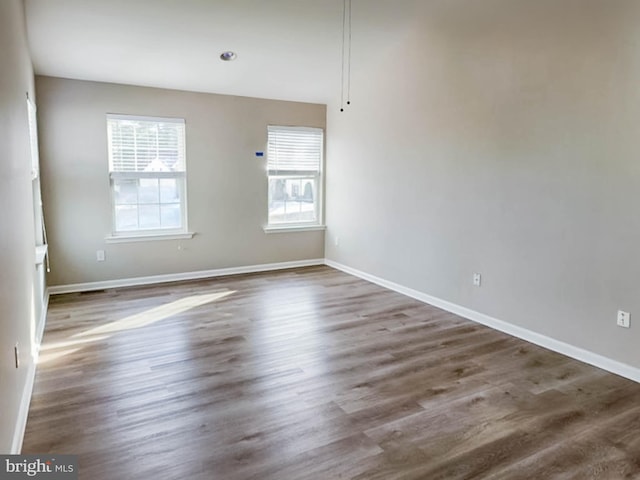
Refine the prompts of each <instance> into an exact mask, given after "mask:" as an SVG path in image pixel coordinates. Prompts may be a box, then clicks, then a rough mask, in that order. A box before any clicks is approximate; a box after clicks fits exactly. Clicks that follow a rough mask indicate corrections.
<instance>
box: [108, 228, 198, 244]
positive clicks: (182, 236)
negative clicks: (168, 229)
mask: <svg viewBox="0 0 640 480" xmlns="http://www.w3.org/2000/svg"><path fill="white" fill-rule="evenodd" d="M195 234H196V232H184V233H164V232H159V231H158V230H154V231H153V233H147V234H141V235H108V236H106V237H105V239H104V241H105V242H106V243H134V242H149V241H157V240H189V239H191V238H193V236H194V235H195Z"/></svg>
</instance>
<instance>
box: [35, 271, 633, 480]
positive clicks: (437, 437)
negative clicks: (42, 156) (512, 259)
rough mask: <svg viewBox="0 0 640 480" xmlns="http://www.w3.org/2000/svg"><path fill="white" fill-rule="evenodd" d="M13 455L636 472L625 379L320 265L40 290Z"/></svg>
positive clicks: (351, 470) (101, 471)
mask: <svg viewBox="0 0 640 480" xmlns="http://www.w3.org/2000/svg"><path fill="white" fill-rule="evenodd" d="M23 453H59V454H60V453H70V454H78V455H79V456H80V457H79V458H80V478H82V479H87V480H89V479H90V480H103V479H104V480H106V479H109V480H110V479H134V478H135V479H138V478H139V479H156V480H165V479H169V480H173V479H176V480H177V479H195V480H201V479H202V480H204V479H207V480H208V479H224V480H240V479H242V480H249V479H256V480H257V479H260V480H269V479H273V480H297V479H300V480H302V479H318V480H333V479H380V480H393V479H405V480H406V479H428V480H438V479H523V480H524V479H575V480H587V479H605V480H616V479H626V478H640V385H639V384H636V383H634V382H631V381H629V380H625V379H623V378H620V377H617V376H615V375H612V374H609V373H607V372H604V371H602V370H599V369H597V368H594V367H591V366H588V365H585V364H582V363H580V362H577V361H574V360H571V359H569V358H566V357H564V356H562V355H559V354H556V353H553V352H550V351H547V350H545V349H542V348H539V347H537V346H534V345H531V344H529V343H527V342H524V341H521V340H518V339H515V338H513V337H510V336H507V335H504V334H502V333H499V332H496V331H493V330H491V329H488V328H486V327H483V326H480V325H477V324H474V323H472V322H470V321H467V320H464V319H462V318H460V317H457V316H455V315H452V314H449V313H446V312H443V311H442V310H439V309H437V308H434V307H431V306H429V305H425V304H422V303H420V302H417V301H415V300H412V299H410V298H407V297H404V296H402V295H399V294H397V293H394V292H391V291H388V290H385V289H383V288H380V287H378V286H375V285H372V284H370V283H367V282H365V281H362V280H360V279H357V278H354V277H352V276H349V275H346V274H343V273H341V272H338V271H336V270H333V269H331V268H328V267H313V268H306V269H298V270H288V271H282V272H271V273H263V274H252V275H241V276H230V277H223V278H217V279H209V280H201V281H193V282H182V283H174V284H165V285H158V286H147V287H136V288H130V289H114V290H107V291H103V292H95V293H85V294H72V295H61V296H55V297H53V298H52V299H51V304H50V307H49V315H48V322H47V327H46V332H45V337H44V342H43V346H42V351H41V357H40V364H39V366H38V371H37V377H36V385H35V391H34V395H33V401H32V405H31V410H30V413H29V420H28V425H27V432H26V437H25V442H24V448H23Z"/></svg>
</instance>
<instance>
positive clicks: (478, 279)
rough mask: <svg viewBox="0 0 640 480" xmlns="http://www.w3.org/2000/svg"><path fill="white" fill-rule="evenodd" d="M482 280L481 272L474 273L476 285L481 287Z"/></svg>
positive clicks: (474, 283)
mask: <svg viewBox="0 0 640 480" xmlns="http://www.w3.org/2000/svg"><path fill="white" fill-rule="evenodd" d="M481 281H482V275H480V274H479V273H474V274H473V285H474V286H475V287H479V286H480V282H481Z"/></svg>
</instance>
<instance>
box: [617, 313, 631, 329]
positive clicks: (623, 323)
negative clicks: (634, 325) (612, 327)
mask: <svg viewBox="0 0 640 480" xmlns="http://www.w3.org/2000/svg"><path fill="white" fill-rule="evenodd" d="M630 321H631V314H630V313H629V312H623V311H622V310H618V320H617V323H618V326H619V327H623V328H629V327H630V326H631V325H630Z"/></svg>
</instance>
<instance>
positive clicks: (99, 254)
mask: <svg viewBox="0 0 640 480" xmlns="http://www.w3.org/2000/svg"><path fill="white" fill-rule="evenodd" d="M104 258H105V256H104V250H96V260H97V261H98V262H104Z"/></svg>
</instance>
